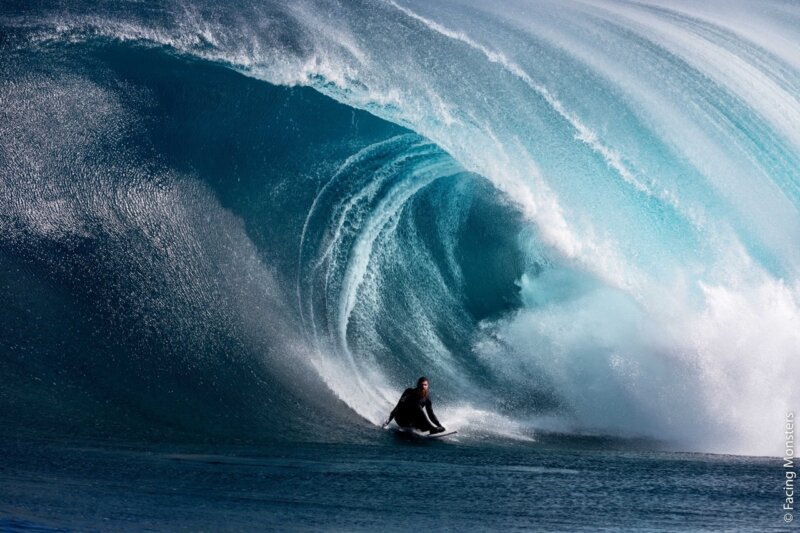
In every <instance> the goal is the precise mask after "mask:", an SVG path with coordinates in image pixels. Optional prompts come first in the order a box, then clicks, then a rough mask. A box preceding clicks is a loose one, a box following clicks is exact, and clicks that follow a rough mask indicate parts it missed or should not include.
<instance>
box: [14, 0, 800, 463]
mask: <svg viewBox="0 0 800 533" xmlns="http://www.w3.org/2000/svg"><path fill="white" fill-rule="evenodd" d="M4 10H5V12H4V13H3V14H2V15H0V25H2V28H3V32H2V37H0V46H2V49H3V59H2V62H1V63H0V69H1V70H2V76H0V101H2V108H1V109H2V111H0V113H2V115H3V116H2V121H0V128H2V135H1V136H0V168H1V169H2V172H0V202H1V203H2V205H0V212H2V215H1V216H0V224H2V232H0V235H2V237H1V238H0V271H2V284H0V290H2V291H3V298H4V301H7V302H10V303H9V304H8V305H7V306H5V307H4V308H3V310H2V311H1V312H2V317H0V318H2V323H3V324H4V326H3V335H2V345H0V348H2V359H1V360H0V364H1V365H2V370H3V372H2V374H3V378H2V389H0V392H2V394H3V395H4V396H5V397H6V398H5V399H6V400H7V402H8V405H12V406H15V409H12V411H13V414H7V415H5V416H6V417H7V418H8V422H9V424H12V425H13V424H17V425H22V424H28V422H26V421H27V420H29V419H30V418H32V417H33V418H34V419H38V420H41V421H42V422H41V427H42V428H52V427H54V426H58V427H67V428H71V429H70V430H74V431H79V432H80V431H85V430H86V428H87V426H96V427H97V428H100V429H102V430H104V431H109V430H112V431H122V430H123V429H124V430H127V431H131V430H132V431H133V432H134V433H136V434H141V433H142V432H147V431H151V430H150V429H149V428H153V427H156V428H173V429H174V428H178V429H179V430H181V431H188V432H191V433H192V434H196V433H197V432H200V433H202V434H205V435H216V436H223V437H225V438H262V437H263V438H268V437H270V436H274V435H276V434H279V433H281V432H285V431H286V430H291V431H295V432H296V433H295V434H296V435H305V436H308V437H309V438H319V436H320V435H327V436H331V435H334V437H333V438H345V437H344V434H345V433H343V432H341V430H340V429H337V428H341V427H343V426H349V425H354V426H355V427H357V428H363V429H364V430H365V431H366V430H368V428H369V427H370V424H369V423H372V424H377V423H379V422H380V420H381V419H382V418H383V417H385V415H386V413H387V412H388V410H389V409H391V406H392V403H393V401H394V400H395V397H396V396H397V394H398V392H399V391H400V390H401V389H402V388H403V387H405V386H408V385H409V384H410V383H412V382H413V381H414V380H415V379H416V377H417V376H418V375H421V374H425V375H428V376H429V377H430V378H431V379H432V386H433V388H434V391H435V393H436V397H437V408H438V409H437V410H438V411H440V418H442V419H443V420H447V421H448V424H449V425H451V426H454V427H458V428H459V429H460V430H461V431H462V433H464V434H465V435H468V436H469V435H482V434H485V433H501V434H503V435H506V436H511V437H516V438H521V439H526V438H536V435H537V434H538V433H540V432H542V431H556V432H563V433H568V434H586V433H589V434H594V433H599V434H606V435H617V436H623V437H641V436H644V437H653V438H657V439H660V440H664V441H667V442H669V443H670V445H671V446H673V447H676V448H682V449H687V448H689V449H700V450H704V451H724V452H733V453H745V454H773V453H774V454H777V453H780V449H781V443H780V442H777V441H775V439H772V438H771V437H770V436H771V435H772V434H774V432H775V431H776V428H779V427H780V425H781V424H782V421H783V417H784V414H785V411H786V410H790V409H792V408H795V409H796V408H797V406H798V405H800V393H799V392H798V389H797V387H796V386H794V384H795V383H796V382H797V378H798V377H800V375H798V372H797V361H798V355H800V305H799V302H800V249H799V248H798V247H797V246H796V244H797V242H800V212H799V211H798V207H800V175H799V174H798V168H800V129H798V128H800V126H798V125H799V124H800V61H798V57H800V50H798V47H800V45H798V43H800V39H798V35H797V28H798V27H800V25H798V22H800V9H798V7H797V6H795V5H793V4H789V3H785V2H767V3H759V4H758V6H757V7H755V6H753V5H750V4H748V3H733V4H731V3H730V2H724V3H723V2H719V3H715V2H712V3H705V4H704V5H703V6H697V5H694V4H692V3H675V2H671V3H661V2H658V1H652V2H644V3H634V4H631V3H624V2H581V3H575V4H571V5H568V6H563V5H561V4H560V3H554V2H552V3H551V2H530V1H525V2H522V1H509V2H504V3H503V4H502V5H496V4H495V3H489V2H449V1H448V2H437V3H435V4H433V5H429V3H427V2H416V1H398V2H393V1H387V2H347V3H344V5H342V4H339V3H335V2H325V1H320V2H312V1H300V2H293V3H291V5H284V4H283V3H280V2H275V3H270V2H266V3H258V4H250V3H247V2H242V3H235V4H231V5H226V6H224V8H223V7H221V6H218V5H217V4H215V3H210V2H209V3H203V2H197V3H193V4H185V3H169V2H165V3H156V4H149V5H148V6H146V7H145V6H142V5H140V4H136V3H132V4H127V3H124V2H120V3H117V2H110V3H104V4H103V5H101V6H95V5H86V6H84V5H81V4H75V5H71V6H70V7H67V8H66V11H65V10H63V9H60V10H59V11H54V10H53V8H51V7H50V6H47V5H37V4H36V3H24V4H22V5H19V6H17V5H12V6H9V7H8V8H4ZM142 391H145V393H144V394H143V393H142ZM65 413H66V415H65ZM65 424H66V426H64V425H65ZM26 427H27V426H26ZM161 430H163V429H158V430H153V431H161ZM337 431H338V432H339V433H337ZM337 435H338V436H337Z"/></svg>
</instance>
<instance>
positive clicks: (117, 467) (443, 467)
mask: <svg viewBox="0 0 800 533" xmlns="http://www.w3.org/2000/svg"><path fill="white" fill-rule="evenodd" d="M372 437H373V438H372V439H371V441H370V443H369V444H364V443H316V444H312V443H305V444H294V445H270V446H226V447H218V446H207V445H205V446H204V445H198V444H195V445H183V446H178V445H150V446H141V445H133V444H129V443H128V444H125V443H111V442H106V443H100V442H97V441H72V442H63V441H60V440H58V441H45V440H38V441H35V442H31V441H29V440H21V439H14V438H4V439H3V440H2V451H3V454H4V461H3V467H2V468H3V470H2V476H1V477H0V494H2V495H3V496H2V503H1V504H0V527H2V528H3V529H13V528H15V527H16V528H19V529H21V530H25V529H33V528H34V527H41V528H43V530H47V529H45V528H47V527H53V528H56V527H57V528H63V529H65V530H125V531H129V530H130V531H142V530H172V531H174V530H180V529H187V530H193V531H196V530H230V531H249V530H279V531H297V530H309V529H316V530H320V529H322V530H347V531H353V530H358V531H374V530H376V529H381V530H391V531H408V530H414V529H418V528H425V529H432V530H435V531H442V530H455V531H464V530H509V529H510V530H537V531H575V530H591V531H596V530H606V529H611V530H619V529H637V530H650V531H680V530H692V531H697V530H714V531H719V530H738V531H781V530H784V527H783V521H782V513H781V510H780V504H781V496H782V492H781V490H780V486H781V477H782V472H781V465H780V464H779V461H778V460H777V459H769V458H742V457H735V456H718V455H717V456H715V455H704V454H680V453H659V452H652V451H630V450H629V451H623V450H620V449H618V448H617V449H615V448H614V447H610V448H607V445H606V446H604V445H602V443H597V442H584V443H572V444H569V443H563V442H562V443H560V444H559V445H557V446H553V445H546V444H538V445H529V446H519V445H509V444H507V443H492V442H485V443H482V444H481V445H477V446H476V445H472V444H465V443H463V442H457V441H455V440H453V441H451V442H422V443H420V442H404V441H399V440H396V438H394V437H392V436H391V435H389V434H386V433H381V432H379V431H376V432H375V434H374V435H373V436H372Z"/></svg>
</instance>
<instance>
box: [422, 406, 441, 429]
mask: <svg viewBox="0 0 800 533" xmlns="http://www.w3.org/2000/svg"><path fill="white" fill-rule="evenodd" d="M425 412H427V413H428V418H430V420H431V422H433V423H434V424H435V425H436V427H442V424H441V422H439V419H438V418H436V415H435V414H433V405H431V401H430V400H428V401H427V402H425Z"/></svg>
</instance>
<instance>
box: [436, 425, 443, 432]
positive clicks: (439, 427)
mask: <svg viewBox="0 0 800 533" xmlns="http://www.w3.org/2000/svg"><path fill="white" fill-rule="evenodd" d="M436 429H437V430H438V431H439V433H441V432H442V431H444V426H437V427H436Z"/></svg>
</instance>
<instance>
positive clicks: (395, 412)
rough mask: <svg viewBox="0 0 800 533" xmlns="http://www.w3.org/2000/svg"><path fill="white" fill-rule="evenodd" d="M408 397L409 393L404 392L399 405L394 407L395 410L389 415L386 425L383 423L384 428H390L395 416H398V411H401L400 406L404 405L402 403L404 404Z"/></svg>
mask: <svg viewBox="0 0 800 533" xmlns="http://www.w3.org/2000/svg"><path fill="white" fill-rule="evenodd" d="M407 395H408V391H407V390H406V391H404V392H403V395H402V396H400V401H398V402H397V405H395V406H394V409H392V412H391V413H389V418H387V419H386V422H384V423H383V425H384V426H388V425H389V422H391V421H392V420H394V415H396V414H397V410H398V409H400V404H402V403H403V401H404V400H405V399H406V396H407Z"/></svg>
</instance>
